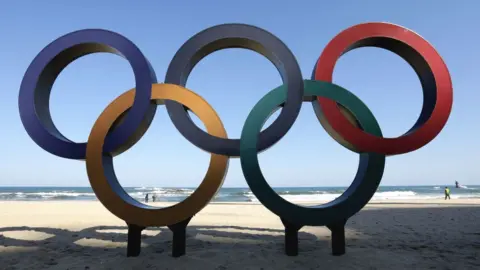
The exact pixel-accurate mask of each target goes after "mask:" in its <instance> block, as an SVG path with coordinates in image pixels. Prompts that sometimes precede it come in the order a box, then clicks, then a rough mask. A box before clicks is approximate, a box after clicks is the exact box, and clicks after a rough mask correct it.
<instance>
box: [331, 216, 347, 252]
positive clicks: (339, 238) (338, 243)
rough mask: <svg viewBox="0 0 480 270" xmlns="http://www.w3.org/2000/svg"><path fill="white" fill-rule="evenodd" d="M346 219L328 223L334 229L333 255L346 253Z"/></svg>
mask: <svg viewBox="0 0 480 270" xmlns="http://www.w3.org/2000/svg"><path fill="white" fill-rule="evenodd" d="M346 223H347V221H346V220H344V221H341V222H338V223H335V224H331V225H327V228H329V229H330V231H332V255H333V256H341V255H343V254H345V224H346Z"/></svg>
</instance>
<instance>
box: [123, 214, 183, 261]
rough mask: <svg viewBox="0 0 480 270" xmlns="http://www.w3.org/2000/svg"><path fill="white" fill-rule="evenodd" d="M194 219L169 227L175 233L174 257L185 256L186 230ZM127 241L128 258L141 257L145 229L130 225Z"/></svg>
mask: <svg viewBox="0 0 480 270" xmlns="http://www.w3.org/2000/svg"><path fill="white" fill-rule="evenodd" d="M191 219H192V217H189V218H188V219H186V220H184V221H181V222H179V223H177V224H173V225H169V226H168V228H169V229H170V230H171V231H172V232H173V241H172V242H173V243H172V257H180V256H183V255H185V244H186V242H187V234H186V229H187V225H188V223H189V222H190V220H191ZM127 225H128V239H127V257H138V255H140V250H141V244H142V239H141V237H142V231H143V230H144V229H145V227H142V226H138V225H134V224H128V223H127Z"/></svg>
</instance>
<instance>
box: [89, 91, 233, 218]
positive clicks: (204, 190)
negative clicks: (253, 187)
mask: <svg viewBox="0 0 480 270" xmlns="http://www.w3.org/2000/svg"><path fill="white" fill-rule="evenodd" d="M134 96H135V88H134V89H131V90H129V91H127V92H126V93H124V94H122V95H121V96H120V97H118V98H117V99H115V100H114V101H113V102H112V103H110V105H108V107H107V108H106V109H105V110H104V111H103V112H102V114H101V115H100V117H99V118H98V119H97V121H96V122H95V124H94V125H93V128H92V131H91V132H90V136H89V137H88V142H87V153H86V165H87V173H88V178H89V181H90V184H91V186H92V189H93V191H94V192H95V194H96V195H97V198H98V199H99V200H100V202H101V203H102V204H103V205H104V206H105V207H106V208H107V209H108V210H109V211H110V212H112V213H113V214H114V215H115V216H117V217H119V218H120V219H123V220H124V221H126V222H127V223H128V224H135V225H138V226H144V227H148V226H167V225H172V224H175V223H178V222H180V221H183V220H185V219H187V218H189V217H192V216H193V215H195V214H196V213H198V212H199V211H200V210H202V208H203V207H205V206H206V205H207V204H208V203H209V202H210V200H211V199H212V198H213V197H214V196H215V194H216V193H217V192H218V190H219V189H220V187H221V186H222V184H223V180H224V178H225V175H226V173H227V168H228V160H229V158H228V157H227V156H221V155H216V154H211V159H210V164H209V167H208V171H207V173H206V175H205V177H204V179H203V181H202V183H201V184H200V186H199V187H198V188H197V189H196V190H195V191H194V192H193V193H192V194H191V195H190V196H189V197H188V198H186V199H185V200H184V201H182V202H180V203H178V204H175V205H173V206H170V207H166V208H156V207H152V206H148V205H145V204H142V203H140V202H138V201H136V200H134V199H133V198H132V197H130V196H129V195H128V194H127V193H126V192H125V191H124V190H123V189H122V188H121V187H120V184H118V181H117V179H116V177H115V176H114V175H113V176H111V177H110V181H112V178H113V180H114V181H116V183H115V186H117V184H118V186H117V188H115V187H112V185H111V184H110V183H109V180H108V179H107V177H106V176H105V173H104V166H106V165H107V166H109V165H110V166H111V164H108V163H107V162H106V161H105V160H109V159H110V160H111V158H112V156H111V155H110V154H105V153H103V144H104V140H105V137H106V135H107V133H108V131H109V130H110V129H111V127H112V126H113V125H114V124H115V123H116V122H118V121H117V120H118V119H119V118H120V117H121V116H122V115H123V114H124V113H125V112H126V111H127V110H128V109H129V108H130V107H131V106H132V104H133V100H134ZM165 99H167V100H173V101H176V102H179V103H181V104H183V105H185V106H186V107H188V108H189V109H190V110H191V111H192V112H193V113H195V115H197V116H198V118H199V119H200V120H201V121H202V122H203V123H204V125H205V126H206V128H207V132H208V133H209V134H211V135H213V136H217V137H220V138H227V132H226V131H225V128H224V127H223V124H222V122H221V120H220V118H219V117H218V115H217V113H216V112H215V110H214V109H213V108H212V107H211V106H210V105H209V104H208V103H207V102H206V101H205V100H204V99H203V98H202V97H200V96H199V95H197V94H195V93H194V92H191V91H190V90H188V89H186V88H184V87H181V86H178V85H173V84H153V85H152V96H151V100H152V101H155V102H157V104H161V103H162V102H163V100H165ZM142 135H143V134H142ZM140 138H141V136H138V137H137V141H138V140H139V139H140ZM132 145H133V144H130V145H129V146H132ZM123 148H124V149H123V151H125V150H126V149H128V148H125V147H123ZM107 155H108V156H107ZM105 158H107V159H105ZM108 162H109V161H108ZM112 172H113V169H112ZM114 189H115V190H114Z"/></svg>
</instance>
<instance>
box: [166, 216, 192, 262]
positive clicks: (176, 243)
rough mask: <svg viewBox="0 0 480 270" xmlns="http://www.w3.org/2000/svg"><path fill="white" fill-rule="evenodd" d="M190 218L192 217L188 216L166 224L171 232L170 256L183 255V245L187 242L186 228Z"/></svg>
mask: <svg viewBox="0 0 480 270" xmlns="http://www.w3.org/2000/svg"><path fill="white" fill-rule="evenodd" d="M191 219H192V217H189V218H187V219H186V220H184V221H180V222H179V223H177V224H173V225H170V226H168V228H169V229H170V230H171V231H172V232H173V243H172V257H180V256H183V255H185V245H186V242H187V233H186V230H187V225H188V223H189V222H190V220H191Z"/></svg>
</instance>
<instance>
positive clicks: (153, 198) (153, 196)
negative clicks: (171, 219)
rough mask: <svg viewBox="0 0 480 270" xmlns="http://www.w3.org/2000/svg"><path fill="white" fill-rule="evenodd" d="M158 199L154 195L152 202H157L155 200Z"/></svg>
mask: <svg viewBox="0 0 480 270" xmlns="http://www.w3.org/2000/svg"><path fill="white" fill-rule="evenodd" d="M156 198H157V197H155V194H153V195H152V202H155V199H156Z"/></svg>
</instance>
